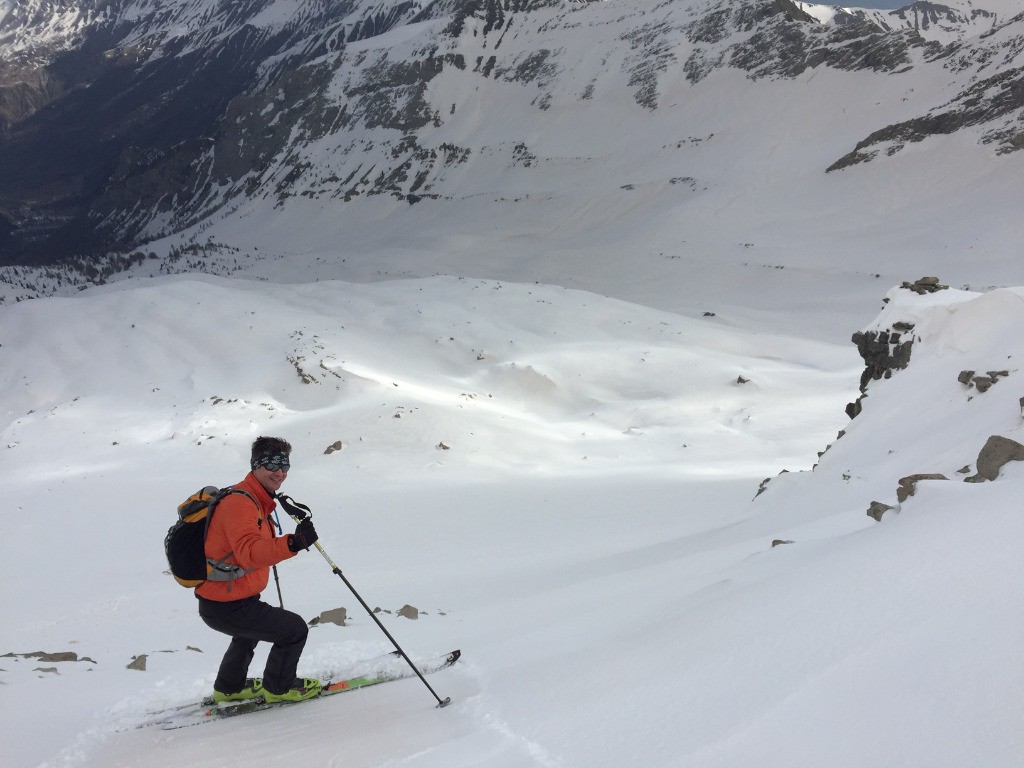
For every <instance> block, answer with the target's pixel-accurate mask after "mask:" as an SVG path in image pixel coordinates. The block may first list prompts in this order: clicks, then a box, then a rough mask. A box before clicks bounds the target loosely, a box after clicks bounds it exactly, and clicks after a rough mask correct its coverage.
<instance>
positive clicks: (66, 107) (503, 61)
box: [0, 0, 1024, 264]
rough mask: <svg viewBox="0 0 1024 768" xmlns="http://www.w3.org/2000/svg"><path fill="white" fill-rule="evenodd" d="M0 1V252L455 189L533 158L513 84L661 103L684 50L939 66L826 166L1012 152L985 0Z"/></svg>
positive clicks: (846, 65) (1020, 127) (1014, 33)
mask: <svg viewBox="0 0 1024 768" xmlns="http://www.w3.org/2000/svg"><path fill="white" fill-rule="evenodd" d="M994 2H996V3H997V4H998V3H1004V0H994ZM0 8H2V10H0V264H44V263H49V262H52V261H55V260H57V259H60V258H63V257H68V256H73V255H88V254H100V253H108V252H111V251H122V252H127V251H131V250H132V249H134V248H137V247H139V246H140V245H141V244H143V243H145V242H147V241H150V240H153V239H155V238H159V237H164V236H168V235H171V234H173V233H175V232H180V231H182V230H183V229H185V228H188V227H197V226H198V227H201V226H202V225H203V223H204V222H206V221H209V220H210V219H211V217H214V216H223V215H226V214H229V213H230V212H231V211H232V210H233V209H235V208H237V207H238V206H239V205H241V204H243V203H244V201H246V200H251V199H254V198H266V199H272V200H273V201H275V204H276V205H279V206H287V205H289V204H290V201H292V200H296V199H302V200H326V201H330V202H331V204H332V205H333V206H334V208H335V210H336V211H337V215H338V216H344V215H345V213H344V211H345V206H346V204H347V203H349V202H352V201H353V200H356V199H358V198H362V199H365V198H367V197H374V196H384V197H387V198H389V199H393V200H402V201H405V202H407V203H410V204H412V203H416V202H417V201H419V200H423V199H424V198H430V199H434V200H442V201H443V200H451V201H456V200H458V199H459V197H460V195H461V194H462V192H461V191H460V189H461V186H460V180H462V179H464V178H465V177H466V174H467V173H472V174H476V175H477V176H478V177H479V176H480V175H485V174H488V173H491V174H493V173H495V169H502V168H505V169H509V168H519V169H526V168H530V167H531V166H535V165H537V164H539V163H540V162H542V158H539V157H538V156H537V154H536V153H535V152H534V151H533V150H531V146H530V138H529V136H528V135H526V133H524V135H522V136H520V137H517V136H514V135H507V134H508V131H505V132H503V135H502V136H501V137H500V138H499V137H498V136H496V135H495V133H496V126H497V124H495V125H489V124H488V123H487V119H488V118H487V116H488V115H491V116H493V115H495V114H498V113H500V108H499V107H500V105H502V104H507V103H509V102H510V99H516V100H521V99H523V98H524V96H525V97H526V98H527V100H528V104H529V108H530V109H531V110H532V112H531V114H532V115H534V118H530V117H529V116H527V118H526V119H525V120H524V124H529V121H530V119H536V120H537V121H545V120H546V121H548V122H550V121H551V120H552V115H557V114H560V113H563V112H566V111H572V112H573V113H574V114H578V113H581V112H582V113H584V114H585V113H587V111H588V110H592V111H593V114H594V115H595V120H597V119H600V118H599V115H603V114H606V112H604V111H599V110H598V109H597V107H596V105H597V104H599V103H600V104H604V105H605V106H607V105H608V104H614V103H616V100H621V101H622V103H624V104H629V105H630V108H635V109H640V110H643V111H645V113H648V114H649V115H650V118H651V120H652V121H655V120H658V119H662V117H663V116H664V115H665V114H666V113H668V112H669V111H670V110H673V109H676V108H677V107H676V106H675V102H674V101H673V102H672V103H670V99H668V98H667V96H666V94H667V92H668V91H669V90H671V89H672V88H677V87H678V86H676V85H674V84H673V83H674V81H673V83H670V82H669V73H673V75H672V77H676V76H677V73H678V72H679V71H680V68H681V71H682V72H683V73H684V77H685V82H686V83H688V84H690V85H696V84H698V83H701V82H702V81H704V80H705V79H707V78H709V77H710V76H711V75H712V73H715V72H720V71H722V70H726V69H728V70H735V71H739V72H742V73H743V74H744V76H745V77H746V78H748V79H749V80H750V81H754V82H756V81H774V80H779V79H793V78H798V77H801V76H803V75H805V74H806V73H808V72H809V71H812V70H816V71H820V70H823V69H829V70H842V71H846V72H863V73H868V74H870V75H872V76H875V77H879V78H882V77H890V76H894V75H898V74H900V73H903V72H907V71H908V70H912V69H925V70H933V71H934V72H935V73H936V77H939V78H945V79H946V80H947V81H948V82H949V83H950V84H951V86H950V88H951V90H948V91H947V92H946V96H947V98H946V99H944V100H943V101H941V102H934V101H927V100H924V97H922V101H921V103H920V104H918V105H916V106H917V110H918V112H917V116H916V117H914V118H913V119H909V120H902V121H899V122H894V123H892V124H879V125H878V127H877V130H875V131H874V132H872V133H870V134H869V135H865V136H864V137H863V140H862V141H861V142H860V143H859V144H858V145H857V147H856V148H855V149H854V150H853V151H852V152H850V153H849V154H847V155H845V156H837V157H835V158H834V159H833V160H834V161H833V162H832V164H831V165H830V166H827V167H822V168H821V169H820V171H821V173H826V172H838V171H841V170H843V169H844V168H847V167H848V166H850V165H854V164H862V163H866V162H870V161H873V160H876V158H880V159H882V161H884V158H885V157H887V156H891V155H894V154H896V153H898V152H900V151H901V150H902V149H903V148H904V147H906V146H908V145H910V144H913V143H915V142H919V141H921V140H922V139H924V138H926V137H928V136H930V135H935V134H948V133H953V132H956V131H960V130H963V129H964V128H967V127H974V128H976V129H978V130H979V133H978V134H972V136H973V135H978V136H980V141H981V142H982V143H984V144H987V145H990V146H991V149H992V152H993V155H994V156H996V157H1000V156H1005V155H1009V154H1011V153H1014V152H1016V151H1017V150H1019V149H1022V148H1024V14H1017V15H1016V16H1014V15H1012V14H1010V13H1006V12H1000V9H999V8H998V7H997V8H996V9H995V10H986V8H985V7H984V3H983V0H977V2H976V3H975V1H974V0H961V2H960V3H951V4H950V5H941V4H937V3H930V2H923V1H922V2H915V3H912V4H910V5H908V6H906V7H904V8H901V9H899V10H897V11H892V12H884V11H867V10H857V11H850V10H839V9H834V8H829V7H826V6H816V5H810V4H807V3H802V2H795V1H794V0H703V1H702V0H676V1H673V0H665V1H663V2H637V1H630V2H626V1H625V0H607V1H606V2H583V1H582V0H575V1H573V0H287V1H286V0H250V1H248V2H245V3H239V2H235V1H234V0H77V1H73V0H13V1H12V0H4V1H3V4H2V5H0ZM673 99H676V97H673ZM676 100H677V99H676ZM492 119H496V120H500V118H493V117H492ZM699 138H700V137H696V138H694V139H693V140H694V141H697V140H698V139H699ZM972 140H973V139H972ZM679 181H680V183H683V184H686V183H693V180H692V179H691V180H689V181H687V179H684V178H681V179H680V180H679ZM510 194H511V192H510Z"/></svg>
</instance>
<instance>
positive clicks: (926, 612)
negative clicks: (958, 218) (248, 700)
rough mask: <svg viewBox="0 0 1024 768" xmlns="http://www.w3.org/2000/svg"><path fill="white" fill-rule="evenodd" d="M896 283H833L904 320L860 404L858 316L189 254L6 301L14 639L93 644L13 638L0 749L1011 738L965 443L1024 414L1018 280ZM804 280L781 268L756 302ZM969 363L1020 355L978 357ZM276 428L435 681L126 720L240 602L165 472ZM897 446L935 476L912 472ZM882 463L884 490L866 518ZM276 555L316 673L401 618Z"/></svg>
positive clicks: (66, 761)
mask: <svg viewBox="0 0 1024 768" xmlns="http://www.w3.org/2000/svg"><path fill="white" fill-rule="evenodd" d="M747 290H750V289H749V287H748V288H747ZM780 298H782V297H780ZM881 298H883V297H882V296H881V295H880V296H879V299H881ZM885 298H887V299H888V303H887V304H885V305H884V308H883V309H882V311H881V313H880V314H879V315H878V317H877V318H875V319H873V318H871V317H855V316H852V315H850V314H844V315H843V317H842V321H843V322H845V323H847V324H848V327H849V328H850V329H851V330H856V329H857V328H861V327H863V328H867V329H871V328H882V327H888V326H889V325H891V323H893V322H895V321H897V320H904V321H906V322H912V323H914V324H915V328H914V330H913V334H914V336H915V338H916V339H917V340H916V341H915V346H914V350H913V353H912V359H911V364H910V366H909V367H908V368H907V369H906V370H903V371H899V372H897V373H895V374H894V375H893V376H892V378H891V379H888V380H882V381H877V382H872V383H871V384H870V386H869V396H868V397H867V398H866V399H865V401H864V410H863V412H862V413H861V414H860V415H859V416H858V417H857V418H856V419H855V420H853V421H852V422H851V421H849V420H848V419H847V418H846V416H845V415H844V413H843V409H844V407H845V404H846V403H847V402H850V401H851V400H853V399H855V398H856V396H857V395H858V392H857V383H858V379H859V375H860V371H861V368H862V364H861V361H860V360H859V358H858V356H857V355H856V353H855V350H854V348H853V346H852V345H851V344H849V343H833V342H825V341H820V340H815V339H813V338H801V337H799V336H796V335H785V334H780V333H770V332H765V331H761V330H758V329H757V328H756V327H750V326H746V327H745V326H744V325H743V324H742V323H733V324H728V323H726V322H723V319H722V318H719V317H718V316H709V317H704V316H696V317H694V316H684V315H682V314H677V313H671V312H666V311H660V310H656V309H652V308H650V307H646V306H643V305H640V304H635V303H631V302H626V301H622V300H618V299H613V298H610V297H603V296H599V295H597V294H593V293H589V292H585V291H577V290H569V289H565V288H561V287H556V286H552V285H546V284H539V283H515V282H507V281H495V280H482V279H458V278H454V277H434V278H419V279H410V280H392V281H387V282H379V283H361V284H356V283H346V282H341V281H320V282H315V283H292V284H276V283H268V282H262V281H251V280H227V279H221V278H213V277H209V276H199V275H190V276H179V277H175V278H166V277H165V278H158V279H153V280H129V281H124V282H122V283H119V284H117V285H115V286H108V287H105V288H97V289H91V290H88V291H85V292H82V293H81V294H79V295H78V296H76V297H73V298H51V299H39V300H35V301H30V302H23V303H20V304H16V305H9V306H4V307H0V313H2V315H0V328H2V338H0V344H2V346H0V360H2V371H3V375H2V378H0V387H2V389H0V398H2V399H0V402H2V403H3V408H4V410H3V421H2V428H3V434H2V443H0V444H2V445H3V446H4V447H5V451H4V459H5V460H4V464H3V470H2V471H3V478H4V487H5V490H6V497H7V505H6V507H7V510H8V513H9V517H8V533H7V535H6V536H5V537H4V540H3V549H2V558H3V562H4V563H5V567H6V569H7V574H8V579H9V583H10V588H9V589H7V590H4V593H3V607H2V608H3V613H4V614H5V615H6V616H8V617H16V619H15V620H8V621H6V622H5V624H4V629H3V631H2V635H0V638H2V645H0V649H2V651H3V652H5V653H6V652H9V653H14V654H26V653H31V652H33V651H47V652H59V651H74V652H75V653H77V654H78V655H79V656H80V657H83V658H87V659H88V660H83V661H78V662H54V663H45V662H40V661H39V660H38V659H35V658H26V657H23V656H7V657H5V658H4V660H3V664H2V668H3V670H4V671H3V672H2V673H0V675H2V678H0V679H2V680H3V682H4V685H3V687H2V689H0V696H2V697H3V700H4V707H5V711H6V717H4V718H3V720H2V722H3V726H2V728H3V732H2V734H0V736H2V738H3V742H4V744H5V752H6V757H5V765H10V766H16V767H20V766H38V765H46V766H133V765H141V764H145V765H147V766H157V767H158V768H159V766H172V765H181V764H191V765H196V766H203V765H209V766H214V765H223V764H232V763H233V762H235V761H237V760H238V759H240V758H239V757H238V756H239V754H240V753H244V754H246V755H251V754H253V749H254V748H255V749H258V750H259V752H260V753H261V757H263V758H265V759H266V760H268V761H271V762H274V761H282V762H283V761H288V762H312V763H314V764H319V765H338V764H344V765H346V766H384V765H406V766H446V767H447V766H469V765H487V766H498V767H499V768H500V767H502V766H509V767H512V766H516V767H518V766H534V765H536V766H569V765H586V766H613V765H616V766H617V765H623V764H629V765H651V766H670V765H671V766H698V765H699V766H702V768H703V767H704V766H735V765H749V764H755V763H756V764H760V765H780V766H781V765H786V766H812V765H816V766H817V765H822V764H827V765H830V766H851V767H852V766H863V765H873V766H881V765H897V764H898V765H902V766H922V767H923V766H929V767H934V766H939V765H942V766H957V765H986V766H1007V767H1009V766H1015V765H1019V758H1020V755H1021V754H1024V737H1022V736H1021V735H1020V729H1019V727H1018V725H1019V722H1020V718H1021V715H1022V714H1024V694H1022V691H1024V665H1022V664H1021V662H1020V658H1019V640H1020V637H1021V633H1022V631H1024V620H1022V619H1021V616H1020V612H1019V611H1018V610H1016V607H1017V606H1018V605H1020V603H1021V600H1022V599H1024V594H1022V593H1024V586H1022V585H1024V578H1022V577H1024V566H1022V563H1021V559H1020V557H1019V550H1020V545H1021V543H1022V542H1024V517H1022V516H1021V515H1020V514H1019V499H1020V494H1021V491H1022V484H1024V463H1022V462H1011V463H1010V464H1008V465H1006V466H1005V467H1004V468H1003V471H1002V473H1001V475H1000V477H999V478H998V480H997V481H995V482H990V483H980V484H978V483H964V482H962V479H963V477H964V475H963V474H957V471H958V470H959V469H960V468H962V467H964V466H965V465H969V466H971V467H973V466H974V464H975V462H976V460H977V455H978V451H979V450H980V448H981V446H982V445H983V444H984V442H985V440H986V439H987V438H988V436H989V435H990V434H1000V435H1003V436H1005V437H1008V438H1010V439H1014V440H1017V441H1024V434H1022V433H1024V429H1022V426H1021V410H1020V404H1019V402H1018V399H1019V398H1020V396H1021V394H1022V392H1021V389H1020V381H1021V378H1020V377H1021V375H1022V374H1021V372H1020V366H1019V360H1020V359H1021V358H1022V356H1024V342H1022V341H1021V337H1020V334H1019V328H1020V327H1021V324H1022V322H1024V289H1021V288H1009V289H1000V290H994V291H990V292H986V293H977V292H969V291H960V290H946V291H940V292H937V293H935V294H930V295H925V296H918V295H916V294H914V293H912V292H910V291H908V290H904V289H900V288H893V290H891V291H889V293H888V295H887V296H886V297H885ZM737 303H738V304H740V305H742V303H743V297H742V296H738V297H737ZM842 307H843V304H842V303H841V302H840V303H839V304H838V305H837V308H838V309H840V310H841V309H842ZM818 311H820V310H817V309H814V308H811V309H808V308H806V307H804V306H802V305H800V304H799V302H792V303H786V302H784V301H780V304H779V308H778V310H777V312H778V313H779V314H780V315H788V319H786V320H785V321H783V320H780V321H779V322H777V323H776V325H779V326H791V327H800V326H802V325H804V324H808V323H809V322H810V321H811V320H812V319H813V317H814V315H815V313H816V312H818ZM211 329H216V332H211ZM964 368H969V369H976V370H979V371H982V370H991V369H1000V370H1001V369H1008V373H1009V375H1008V376H1007V377H1005V378H1001V379H999V380H998V381H997V382H996V384H995V385H994V386H993V387H992V388H991V389H990V390H988V391H987V392H985V393H980V392H978V391H977V390H974V389H968V388H967V387H965V386H964V385H963V384H960V383H959V382H958V381H957V376H958V374H959V372H960V371H961V370H962V369H964ZM300 373H302V374H305V376H306V377H307V378H308V379H309V380H310V381H311V382H312V383H303V379H302V378H301V376H300ZM740 376H742V377H743V378H744V379H746V380H747V383H739V377H740ZM840 429H845V430H846V434H845V436H843V437H842V438H840V439H839V440H836V435H837V433H838V431H839V430H840ZM258 434H278V435H283V436H285V437H287V438H288V439H290V440H291V441H292V443H293V444H294V446H295V453H294V456H293V470H292V472H291V475H290V476H289V478H288V481H287V484H286V486H285V488H284V490H285V491H286V492H287V493H289V494H290V495H292V496H293V497H295V498H296V499H298V500H299V501H302V502H304V503H307V504H309V505H310V506H311V507H312V508H313V510H314V515H315V519H316V521H317V525H318V530H319V531H320V533H321V537H322V538H321V542H322V544H323V546H324V548H325V550H326V551H327V552H328V553H329V554H330V556H331V557H332V558H333V559H334V560H335V561H336V562H338V564H339V565H340V566H341V568H342V570H343V572H344V573H345V574H346V576H347V578H349V580H350V581H351V582H352V583H353V585H354V586H355V587H356V589H358V590H359V591H360V594H361V595H363V597H364V598H365V599H366V600H367V602H368V603H369V604H370V605H371V606H374V607H376V606H380V607H382V608H384V609H387V610H388V611H391V612H392V613H382V614H381V616H382V620H383V621H384V622H385V623H386V626H388V627H389V630H390V631H391V632H392V634H393V635H394V636H395V637H396V639H397V640H398V641H399V643H400V644H401V645H402V646H403V648H404V649H405V650H406V651H407V652H408V653H409V654H410V655H411V656H413V657H419V658H426V657H428V656H431V655H434V654H437V653H443V652H445V651H447V650H450V649H452V648H456V647H458V648H461V649H462V650H463V654H464V655H463V659H462V660H461V661H460V662H459V663H458V664H457V665H456V666H455V667H453V668H452V669H450V670H446V671H444V672H441V673H438V674H437V675H434V676H432V677H431V678H429V680H430V683H431V685H432V686H433V687H434V688H435V690H437V691H438V693H439V694H440V695H441V696H442V697H444V696H450V697H451V698H452V704H451V705H450V706H449V707H447V708H445V709H436V708H435V707H434V706H433V705H434V700H433V698H432V697H431V696H430V693H429V691H427V690H426V689H425V688H424V687H423V686H422V684H421V682H420V681H418V680H416V679H415V678H414V679H410V680H406V681H402V682H399V683H392V684H389V685H387V686H382V687H380V688H375V689H368V690H365V691H359V692H354V693H352V694H348V695H345V696H340V697H335V698H332V699H329V700H326V701H323V702H317V703H313V704H309V705H303V706H302V707H296V708H294V709H290V710H279V711H277V712H275V713H270V714H268V713H260V714H255V715H251V716H246V717H242V718H236V719H232V720H226V721H222V722H217V723H211V724H208V725H205V726H203V727H202V728H199V729H195V728H191V729H185V730H179V731H164V730H160V729H158V728H154V727H150V728H142V729H139V728H136V727H135V726H137V725H138V724H139V723H141V722H143V721H144V720H145V719H146V718H147V711H149V710H154V709H159V708H160V707H163V706H166V705H171V704H176V703H182V702H185V701H187V700H189V699H191V698H195V697H198V696H201V695H203V694H204V693H207V692H208V691H209V689H210V686H211V684H212V681H213V675H214V672H215V668H216V665H217V662H218V659H219V656H220V654H221V653H222V651H223V649H224V647H225V639H224V638H223V637H222V636H219V635H218V634H216V633H214V632H212V631H211V630H209V629H207V628H206V627H205V626H204V625H203V624H202V623H201V621H200V620H199V618H198V616H197V615H196V614H195V608H194V605H193V599H192V596H191V595H190V594H189V593H188V591H187V590H184V589H182V588H181V587H179V586H177V585H176V584H175V583H174V582H173V581H172V580H171V579H170V577H169V576H167V575H165V574H164V573H163V571H164V569H165V567H166V565H165V562H164V560H163V555H162V552H161V549H160V541H161V539H162V537H163V533H164V531H165V530H166V528H167V527H168V526H169V525H170V523H171V522H172V520H173V508H174V507H175V506H176V504H177V503H178V502H179V501H180V500H181V499H182V498H184V496H186V495H188V493H190V492H191V491H193V490H195V489H197V488H198V487H200V486H202V485H206V484H208V483H213V484H227V483H229V482H233V481H235V480H237V479H240V478H241V477H242V475H243V474H244V471H245V466H246V458H247V451H248V444H249V442H250V441H251V440H252V439H253V438H254V437H255V436H256V435H258ZM336 440H341V441H342V443H343V446H344V447H343V449H342V450H341V451H338V452H334V453H331V454H329V455H325V454H324V450H325V449H326V448H327V446H329V445H331V444H332V443H334V442H335V441H336ZM441 443H444V444H445V445H446V446H448V449H447V450H445V449H442V448H440V447H439V444H441ZM830 443H831V444H832V446H831V447H830V448H829V450H828V451H826V452H825V453H824V454H823V455H822V457H821V458H820V459H819V458H818V456H817V454H818V452H819V451H821V450H823V449H824V448H825V447H826V446H827V445H829V444H830ZM815 464H816V466H814V465H815ZM812 466H813V467H814V469H813V471H812V469H811V468H812ZM782 470H789V472H788V473H786V474H782V475H779V472H781V471H782ZM919 472H927V473H935V472H941V473H944V474H945V475H946V476H947V477H949V478H951V480H950V481H948V482H942V481H922V482H920V483H919V484H918V488H917V493H916V495H914V496H913V497H911V498H909V499H907V500H906V501H905V502H903V503H902V504H898V503H897V502H896V499H895V491H896V487H897V481H898V480H899V479H900V478H901V477H903V476H905V475H909V474H914V473H919ZM766 477H772V478H773V480H772V481H771V482H770V483H769V484H768V485H767V489H766V490H765V491H764V492H763V493H761V494H760V495H758V496H757V497H756V498H754V497H755V494H757V491H758V487H759V485H760V483H761V480H762V479H764V478H766ZM875 500H877V501H881V502H883V503H887V504H890V505H891V506H893V507H895V510H894V511H891V512H888V513H886V515H885V516H884V517H883V518H882V521H881V522H880V523H877V522H875V521H874V520H872V519H871V518H869V517H868V516H867V515H866V509H867V507H868V505H869V504H870V502H872V501H875ZM285 526H286V528H287V527H290V523H287V522H286V523H285ZM774 540H786V541H789V542H791V543H787V544H779V545H777V546H773V541H774ZM280 571H281V582H282V589H283V594H284V601H285V605H286V606H287V607H289V608H291V609H293V610H296V611H299V612H300V613H301V614H302V615H303V616H304V617H307V618H311V617H313V616H317V615H319V613H320V612H321V611H325V610H329V609H332V608H336V607H340V606H344V607H346V608H347V609H348V614H349V617H350V621H349V622H348V625H347V626H345V627H340V626H337V625H333V624H323V625H321V626H318V627H315V628H313V629H312V630H311V632H310V638H309V643H308V645H307V648H306V652H305V654H304V656H303V659H302V662H301V664H300V670H299V671H300V673H301V674H305V675H330V674H340V673H343V672H345V671H346V670H350V669H353V668H355V667H357V666H358V662H359V661H360V660H363V659H366V658H369V657H372V656H375V655H377V654H379V653H382V652H386V651H387V650H389V649H390V646H389V644H388V642H387V640H386V638H385V637H384V636H383V635H382V633H381V632H380V631H379V629H378V628H377V627H376V625H375V624H374V623H373V622H372V620H371V619H370V617H369V616H367V615H365V613H364V612H362V610H361V608H360V607H359V605H358V603H357V602H356V600H355V599H354V597H353V596H352V595H351V594H350V593H349V592H348V591H347V590H346V589H345V587H344V584H343V583H342V582H341V581H340V580H339V579H337V578H336V577H335V575H334V574H332V573H331V571H330V568H329V567H328V566H327V564H326V563H325V562H324V561H323V559H322V558H320V557H319V556H318V555H317V554H316V553H315V552H314V553H311V554H302V555H301V556H299V557H297V558H296V559H294V560H291V561H289V562H287V563H285V564H283V565H282V566H281V568H280ZM265 597H266V599H268V601H271V602H276V595H275V594H274V589H273V587H271V588H270V589H269V590H268V592H267V593H265ZM405 604H411V605H414V606H416V607H417V608H419V609H420V610H421V611H422V614H421V616H420V618H419V619H418V620H415V621H413V620H408V619H405V618H402V617H398V616H397V615H396V614H395V613H394V611H397V609H398V608H400V607H401V606H403V605H405ZM263 653H264V654H265V650H264V651H263ZM140 654H146V657H147V660H146V670H145V671H136V670H129V669H126V666H127V665H128V663H129V662H131V661H132V659H133V657H135V656H137V655H140ZM263 658H264V656H263V655H262V654H261V655H258V656H257V659H256V661H255V662H254V665H253V669H252V671H253V672H254V673H256V674H258V673H259V671H260V669H261V663H262V659H263ZM45 668H52V669H53V670H54V671H41V670H45Z"/></svg>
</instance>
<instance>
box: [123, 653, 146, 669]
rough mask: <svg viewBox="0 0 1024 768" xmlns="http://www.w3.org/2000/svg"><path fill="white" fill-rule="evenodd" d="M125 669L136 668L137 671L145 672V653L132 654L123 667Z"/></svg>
mask: <svg viewBox="0 0 1024 768" xmlns="http://www.w3.org/2000/svg"><path fill="white" fill-rule="evenodd" d="M125 669H136V670H138V671H139V672H145V671H146V654H144V653H143V654H141V655H139V656H132V660H131V662H130V663H129V664H128V666H126V667H125Z"/></svg>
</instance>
